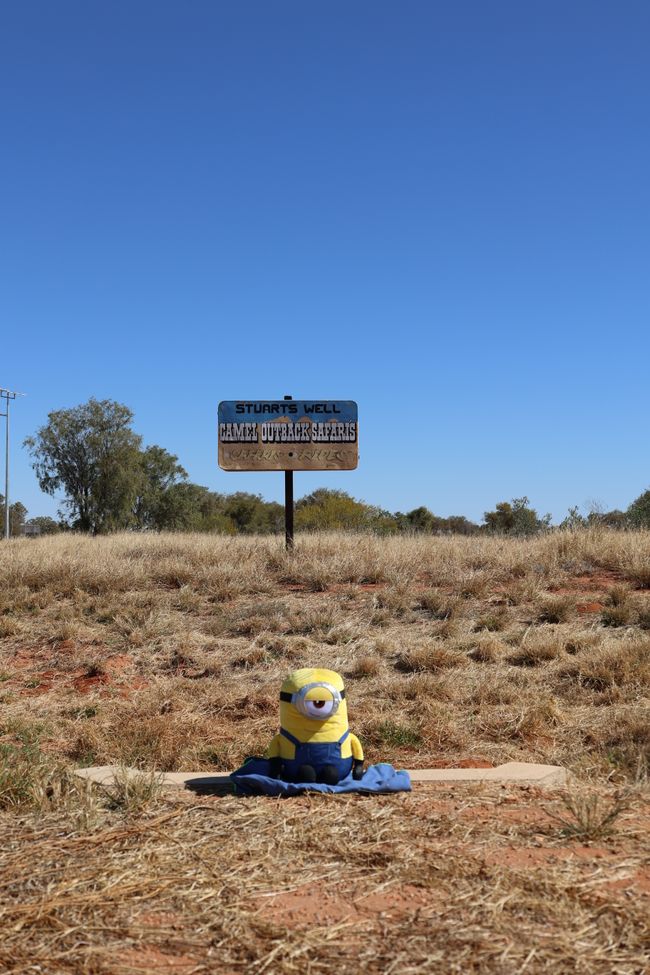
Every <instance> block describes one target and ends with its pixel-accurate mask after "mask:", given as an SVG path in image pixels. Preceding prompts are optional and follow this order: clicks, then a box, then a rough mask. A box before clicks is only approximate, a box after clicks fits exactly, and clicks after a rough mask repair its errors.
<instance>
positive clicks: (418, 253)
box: [0, 0, 650, 520]
mask: <svg viewBox="0 0 650 975" xmlns="http://www.w3.org/2000/svg"><path fill="white" fill-rule="evenodd" d="M649 43H650V5H649V4H648V3H647V2H646V0H638V2H637V0H622V2H620V3H612V2H610V0H608V2H602V0H575V2H570V3H567V2H566V0H562V2H558V0H550V2H544V3H522V2H521V0H511V2H502V0H492V2H489V3H487V2H485V0H472V2H469V0H467V2H451V0H447V2H445V3H442V2H434V0H418V2H414V0H401V2H397V0H394V2H385V0H355V2H347V0H346V2H340V0H328V2H305V0H256V2H252V0H236V2H235V0H230V2H228V3H226V2H217V0H193V2H191V3H184V2H181V0H176V2H169V0H129V2H126V0H119V2H113V3H100V2H99V0H91V2H89V0H57V2H56V3H53V2H51V0H39V2H35V0H21V2H20V3H17V2H16V3H5V4H4V5H3V10H2V13H1V16H0V87H1V90H2V93H3V96H2V104H1V109H0V132H1V133H2V142H3V148H2V152H1V153H0V176H1V181H0V186H1V188H2V189H1V192H2V207H1V219H0V236H1V253H0V279H1V282H2V284H1V287H0V322H1V323H2V353H4V354H3V355H2V356H1V357H0V386H5V387H10V388H12V389H18V390H22V391H24V392H26V393H27V394H28V395H27V398H26V399H24V400H21V401H20V402H18V403H17V404H16V407H15V409H14V411H13V416H14V421H15V422H14V424H13V438H12V442H13V458H14V463H13V475H14V477H13V487H14V489H13V491H12V494H13V498H14V499H15V498H20V499H21V500H23V502H24V503H25V504H27V506H28V508H29V510H30V514H31V515H36V514H45V513H54V511H55V510H56V506H57V505H56V502H55V501H54V500H52V499H50V498H47V497H46V496H44V495H42V494H41V493H40V491H39V489H38V485H37V482H36V478H35V476H34V474H33V472H32V470H31V467H30V462H29V457H28V455H27V452H26V451H25V450H23V449H22V448H21V447H20V443H21V442H22V439H23V438H24V437H25V436H26V435H28V434H31V433H33V432H34V431H35V430H36V429H37V428H38V427H39V426H40V425H42V424H43V423H44V422H46V419H47V413H48V412H49V411H50V410H55V409H59V408H62V407H70V406H74V405H76V404H79V403H81V402H84V401H85V400H87V399H88V398H89V397H90V396H95V397H97V398H100V399H102V398H112V399H116V400H118V401H120V402H123V403H126V404H127V405H128V406H130V407H131V409H132V410H133V411H134V413H135V428H136V430H137V431H138V432H140V433H141V434H142V435H143V436H144V439H145V442H146V443H159V444H161V445H162V446H164V447H166V448H167V449H168V450H170V451H172V452H173V453H175V454H177V455H178V457H179V459H180V460H181V462H182V463H183V465H184V466H185V467H186V468H187V470H188V472H189V474H190V476H191V478H192V480H194V481H196V482H198V483H200V484H205V485H208V486H209V487H210V488H212V489H214V490H218V491H235V490H248V491H255V492H261V493H262V494H263V495H264V496H265V497H266V498H269V499H270V498H278V499H279V498H280V497H281V490H282V476H281V475H280V474H271V473H267V474H226V473H224V472H222V471H220V470H219V469H218V467H217V462H216V454H217V444H216V408H217V403H218V401H219V400H221V399H239V398H251V399H256V398H260V399H263V398H274V397H278V396H280V397H281V396H282V395H284V394H285V393H291V394H292V395H293V396H294V397H297V398H312V397H327V398H337V399H355V400H357V402H358V404H359V418H360V455H361V460H360V465H359V469H358V471H356V472H353V473H333V474H306V473H300V474H297V475H296V493H297V495H301V494H303V493H306V492H307V491H310V490H312V489H313V488H314V487H316V486H318V485H325V486H329V487H337V488H341V489H343V490H346V491H349V492H350V493H352V494H353V495H355V496H357V497H361V498H364V499H365V500H367V501H369V502H372V503H376V504H380V505H382V506H384V507H386V508H389V509H391V510H396V509H401V510H408V509H410V508H413V507H416V506H417V505H420V504H425V505H427V506H428V507H429V508H431V509H432V510H433V511H435V512H436V513H437V514H442V515H448V514H452V513H464V514H466V515H468V516H469V517H472V518H475V519H480V518H481V516H482V513H483V511H485V510H486V509H487V508H491V507H494V504H495V503H496V502H497V501H499V500H503V499H507V498H512V497H517V496H520V495H522V494H527V495H528V496H529V497H530V499H531V502H532V503H533V504H534V506H535V507H537V509H538V510H539V511H540V512H546V511H550V512H552V513H553V516H554V518H555V519H556V520H557V519H561V518H562V516H563V515H564V513H565V512H566V509H567V508H568V506H569V505H573V504H584V503H585V502H588V501H589V500H591V499H596V500H598V501H600V502H601V503H602V504H603V505H604V506H605V507H607V508H612V507H626V506H627V505H628V504H629V502H630V501H631V500H632V499H633V498H634V497H636V496H637V495H638V494H640V493H641V491H643V490H644V489H645V488H646V487H648V486H649V485H650V464H649V462H648V430H649V409H648V399H649V396H648V390H649V384H648V358H649V356H648V353H649V352H650V337H649V335H650V333H649V326H650V111H649V109H650V57H649V56H648V50H649ZM2 466H3V465H2ZM1 489H2V486H1V485H0V490H1Z"/></svg>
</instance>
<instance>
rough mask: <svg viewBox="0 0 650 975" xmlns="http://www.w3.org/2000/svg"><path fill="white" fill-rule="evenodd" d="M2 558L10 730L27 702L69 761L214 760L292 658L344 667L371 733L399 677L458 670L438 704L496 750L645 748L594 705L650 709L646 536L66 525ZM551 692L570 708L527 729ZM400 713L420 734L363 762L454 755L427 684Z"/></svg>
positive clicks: (262, 726)
mask: <svg viewBox="0 0 650 975" xmlns="http://www.w3.org/2000/svg"><path fill="white" fill-rule="evenodd" d="M5 555H6V558H5V563H4V579H5V586H4V589H3V591H2V594H1V595H0V633H1V634H2V637H1V638H0V639H1V643H0V646H1V648H2V657H1V661H0V673H2V675H3V678H4V679H3V680H2V681H0V696H2V703H3V712H2V713H3V717H2V721H3V722H4V727H5V729H7V730H5V735H6V736H7V735H8V738H7V740H8V741H9V742H11V740H12V739H11V733H10V731H9V730H8V729H10V727H11V725H12V722H16V721H18V722H29V720H30V717H31V715H33V713H34V709H35V707H36V708H37V709H38V714H39V721H40V723H41V725H42V726H43V729H44V730H43V731H42V733H41V734H40V736H39V743H40V745H41V747H43V748H44V749H45V750H46V751H49V752H51V753H53V754H56V755H57V756H59V757H60V758H62V759H67V760H69V761H74V762H80V761H85V762H88V763H91V762H95V763H100V764H103V763H114V762H117V763H119V762H127V763H129V764H132V765H133V764H134V765H137V766H139V767H142V768H143V769H152V768H162V769H174V768H180V767H183V766H188V765H189V764H196V763H199V764H200V765H203V766H204V767H210V766H212V767H215V766H216V767H219V768H220V769H223V768H225V767H227V766H229V765H232V764H233V763H237V762H238V761H240V760H241V759H242V758H243V757H244V756H245V755H246V754H248V753H250V752H252V751H254V750H255V749H256V748H260V747H262V745H263V743H264V741H265V740H266V739H267V738H268V737H270V735H271V734H272V733H273V730H274V728H275V724H276V721H277V711H276V706H275V699H276V697H277V687H278V686H279V683H280V681H281V680H282V677H283V676H284V674H285V673H286V672H287V671H288V670H290V669H292V668H294V667H296V666H299V665H301V664H317V663H320V664H322V665H324V666H329V667H332V668H334V669H338V670H341V671H342V672H343V673H344V674H345V675H346V677H347V678H348V680H349V682H350V691H349V694H350V702H351V716H352V722H353V724H354V726H355V729H356V730H357V731H359V732H360V733H361V735H363V732H364V728H365V726H366V725H368V726H369V727H370V726H373V727H375V726H376V722H377V720H378V719H379V718H381V719H382V720H388V719H390V720H396V716H395V713H394V708H395V705H394V703H393V700H392V691H390V692H389V689H390V688H392V687H393V686H394V684H395V682H396V681H397V682H399V681H406V682H408V680H409V679H410V676H411V675H418V674H431V675H439V676H440V677H443V676H444V675H446V674H453V675H454V681H453V684H452V692H451V695H450V697H449V700H448V702H447V715H446V720H447V721H448V722H449V723H450V724H451V725H453V726H454V728H455V729H456V732H457V734H461V737H462V738H463V740H465V738H467V737H468V736H469V740H471V741H472V748H473V750H474V751H477V750H478V751H481V752H482V753H484V754H485V755H486V757H487V758H489V759H490V760H493V761H495V762H498V761H507V760H510V759H515V758H517V759H523V760H540V761H547V762H558V763H561V764H567V765H569V766H570V767H572V768H573V769H574V770H576V771H578V772H586V771H587V770H589V772H590V774H597V775H614V776H618V777H622V778H625V777H628V776H630V775H633V774H636V770H637V767H638V766H639V765H640V766H641V767H645V766H646V763H647V761H648V752H647V746H646V743H644V742H643V741H642V740H639V741H638V742H636V741H635V740H631V741H630V742H628V743H627V744H626V745H625V747H622V746H623V745H624V744H625V743H622V742H621V743H619V745H618V746H617V749H616V750H615V752H612V750H611V748H608V747H607V746H606V745H605V746H603V745H602V744H600V738H599V737H598V736H597V735H596V736H593V735H592V737H591V738H590V739H589V740H586V739H585V736H584V734H583V727H584V714H585V709H587V710H588V711H589V713H590V714H591V715H592V716H593V719H594V722H595V724H599V725H601V726H602V728H603V729H607V728H609V727H611V726H612V725H613V724H614V723H615V721H616V717H617V714H618V713H619V711H620V710H621V709H623V708H624V709H625V711H626V713H628V712H629V711H630V709H633V710H634V709H637V713H638V718H639V720H640V721H642V720H643V716H644V714H645V715H647V710H646V707H647V693H648V682H649V678H650V674H649V669H648V668H649V667H650V664H649V663H648V661H649V660H650V632H649V631H648V619H649V618H650V593H649V592H648V590H647V589H645V588H643V585H644V581H645V577H644V576H643V571H642V570H643V567H644V566H645V565H646V564H647V562H648V561H649V560H650V535H648V534H647V533H645V532H634V533H633V532H627V533H619V532H615V531H607V530H602V529H599V530H580V531H575V532H558V533H550V534H546V535H542V536H537V537H534V538H504V537H487V536H458V537H444V538H432V537H423V536H413V537H408V538H404V537H395V538H388V539H387V538H379V537H374V536H371V535H359V536H352V537H350V536H346V535H332V534H327V535H304V536H301V537H300V538H299V540H298V545H297V548H296V551H295V552H294V553H293V554H289V555H288V554H286V553H285V552H284V551H283V549H282V548H281V546H280V544H279V542H278V540H276V539H274V538H263V537H236V538H235V537H232V538H231V537H224V536H207V535H166V536H165V535H155V536H147V535H128V534H125V535H115V536H111V537H109V538H101V539H99V538H88V537H84V536H77V535H70V534H64V535H59V536H52V537H49V538H42V539H39V540H37V541H31V540H25V541H23V540H20V541H19V540H16V541H12V542H11V543H9V544H8V545H7V547H6V549H5ZM315 579H319V580H320V581H319V584H318V585H314V580H315ZM585 609H586V610H587V611H584V610H585ZM548 694H551V695H552V696H553V699H554V700H555V702H556V704H557V708H558V709H559V720H558V721H557V722H555V723H551V725H550V726H549V727H548V728H545V730H544V731H543V732H540V731H539V730H538V725H537V724H535V722H532V723H531V722H528V724H526V723H524V724H523V725H522V724H521V723H519V724H517V723H518V722H519V719H520V717H521V714H522V713H524V712H527V713H528V711H530V710H531V709H532V710H534V709H535V708H536V707H537V704H538V702H539V700H540V697H543V696H545V695H548ZM603 694H607V695H608V699H607V702H605V701H604V700H603V699H602V695H603ZM73 702H74V706H72V705H73ZM242 702H246V704H245V706H244V705H242ZM491 702H492V703H491ZM80 703H81V704H84V705H85V704H86V703H87V704H88V705H91V706H92V714H91V715H87V716H85V717H79V711H78V708H79V706H80ZM403 707H404V709H405V716H406V715H408V717H409V718H410V719H411V718H413V719H415V718H418V720H419V719H420V718H421V723H422V729H423V737H422V741H423V742H425V744H422V743H420V744H419V745H418V746H417V748H416V747H414V746H411V747H410V748H409V747H406V746H404V747H402V746H399V745H398V744H397V743H396V742H395V743H394V744H393V746H391V747H392V750H391V753H390V754H389V755H386V753H385V749H383V750H382V749H381V748H379V747H378V746H376V745H373V744H371V745H370V758H371V760H373V759H379V758H388V759H394V760H396V761H398V762H406V763H407V764H412V765H427V764H430V763H431V762H435V761H440V760H444V761H448V760H453V758H454V748H455V746H454V745H453V744H451V743H450V742H451V739H450V740H449V741H447V742H446V743H445V739H444V736H437V735H436V734H435V730H436V729H435V728H433V727H432V726H431V723H432V722H435V721H437V720H439V717H438V716H437V715H427V714H426V713H425V712H424V711H422V708H423V702H422V701H419V700H417V699H415V700H414V701H413V702H412V703H411V704H407V705H403ZM494 708H500V709H503V708H506V710H507V709H510V711H511V712H512V714H511V720H512V722H513V723H514V724H515V725H517V726H518V728H519V732H518V734H517V735H516V736H515V737H514V738H513V736H511V735H509V734H504V735H502V736H499V735H495V734H493V733H492V732H490V734H485V735H482V733H481V728H484V727H488V726H489V727H492V726H493V722H492V720H491V718H492V715H491V711H492V710H493V709H494ZM172 716H173V717H172ZM398 717H399V715H398ZM509 720H510V719H509V718H508V716H507V714H506V715H503V714H502V713H501V712H500V716H499V720H498V722H497V724H499V723H503V725H504V727H509V724H508V722H509ZM542 723H543V722H542ZM527 727H529V728H530V731H529V732H526V728H527ZM371 739H372V741H375V740H376V736H371ZM438 739H440V740H441V742H442V744H441V745H440V746H439V747H438V746H437V747H436V749H433V750H432V749H431V748H430V747H429V746H428V745H426V742H428V741H430V740H431V741H434V740H438ZM217 746H218V747H217ZM208 754H210V755H211V756H212V758H211V759H210V760H209V761H206V756H207V755H208ZM214 756H219V758H218V760H217V759H215V757H214ZM459 757H462V756H459Z"/></svg>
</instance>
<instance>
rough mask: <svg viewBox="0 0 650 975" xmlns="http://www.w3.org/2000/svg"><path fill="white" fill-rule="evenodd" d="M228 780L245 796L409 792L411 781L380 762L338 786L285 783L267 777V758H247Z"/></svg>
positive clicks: (315, 783) (319, 783) (402, 773)
mask: <svg viewBox="0 0 650 975" xmlns="http://www.w3.org/2000/svg"><path fill="white" fill-rule="evenodd" d="M230 778H231V780H232V782H234V784H235V789H236V792H239V793H240V794H242V795H246V796H297V795H300V794H301V793H302V792H327V793H337V792H371V793H372V792H374V793H382V792H383V793H386V792H410V791H411V779H410V778H409V774H408V772H404V771H402V772H398V771H397V769H394V768H393V766H392V765H386V764H384V763H383V762H381V763H379V764H378V765H370V766H368V768H367V769H366V770H365V772H364V773H363V777H362V778H360V779H353V778H352V774H349V775H346V777H345V778H344V779H341V781H340V782H339V783H338V784H337V785H326V784H325V783H324V782H285V781H284V779H273V778H271V776H270V775H269V762H268V759H266V758H249V759H247V760H246V761H245V762H244V764H243V765H242V767H241V768H238V769H237V771H236V772H231V774H230Z"/></svg>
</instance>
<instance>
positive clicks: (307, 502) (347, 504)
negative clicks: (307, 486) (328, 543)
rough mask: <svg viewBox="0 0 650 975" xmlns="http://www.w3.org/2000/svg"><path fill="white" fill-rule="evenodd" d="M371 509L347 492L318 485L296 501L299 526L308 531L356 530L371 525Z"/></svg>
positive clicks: (297, 525) (297, 526)
mask: <svg viewBox="0 0 650 975" xmlns="http://www.w3.org/2000/svg"><path fill="white" fill-rule="evenodd" d="M371 512H372V509H370V508H369V507H368V505H366V504H364V503H363V502H362V501H357V500H356V499H355V498H352V497H350V495H349V494H346V492H345V491H333V490H329V489H328V488H318V489H317V490H316V491H313V492H312V494H308V495H306V496H305V497H304V498H301V499H300V500H299V501H298V502H297V504H296V518H295V523H296V528H302V529H306V530H307V531H335V530H356V531H359V530H361V529H363V528H371V527H372V524H371V522H372V513H371Z"/></svg>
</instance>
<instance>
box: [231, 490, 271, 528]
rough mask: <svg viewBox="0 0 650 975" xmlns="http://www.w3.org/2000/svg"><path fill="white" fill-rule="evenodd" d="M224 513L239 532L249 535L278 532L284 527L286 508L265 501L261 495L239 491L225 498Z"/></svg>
mask: <svg viewBox="0 0 650 975" xmlns="http://www.w3.org/2000/svg"><path fill="white" fill-rule="evenodd" d="M224 513H225V514H226V516H227V517H228V518H230V520H231V521H232V523H233V524H234V525H235V527H236V529H237V531H239V532H244V533H245V534H247V535H251V534H255V535H260V534H268V533H273V532H278V531H280V530H281V529H282V527H283V525H284V508H283V507H282V505H280V504H277V503H276V502H274V501H264V500H263V498H262V497H261V495H259V494H248V493H247V492H245V491H237V492H235V494H229V495H227V496H226V498H225V502H224Z"/></svg>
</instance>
